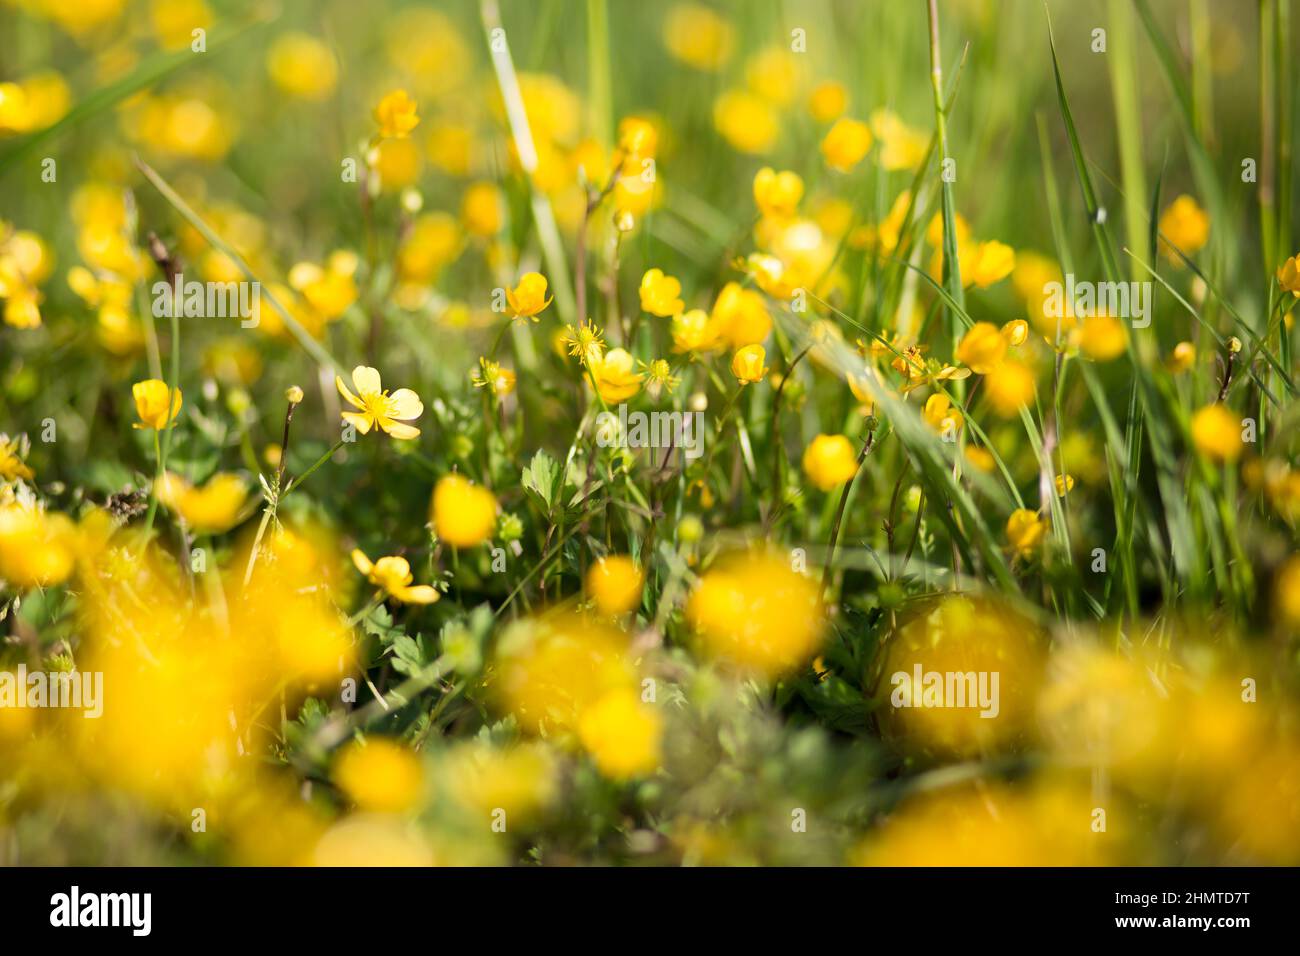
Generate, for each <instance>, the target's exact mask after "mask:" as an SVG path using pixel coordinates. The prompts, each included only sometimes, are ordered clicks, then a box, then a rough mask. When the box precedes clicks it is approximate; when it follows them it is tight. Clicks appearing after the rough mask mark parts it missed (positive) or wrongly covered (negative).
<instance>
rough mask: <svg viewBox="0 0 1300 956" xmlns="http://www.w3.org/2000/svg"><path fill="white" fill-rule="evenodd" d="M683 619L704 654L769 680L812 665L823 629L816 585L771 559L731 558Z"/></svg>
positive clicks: (706, 580)
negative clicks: (698, 637)
mask: <svg viewBox="0 0 1300 956" xmlns="http://www.w3.org/2000/svg"><path fill="white" fill-rule="evenodd" d="M686 619H687V621H688V622H689V623H690V625H691V626H692V627H693V628H694V629H695V631H696V632H697V633H698V634H699V635H700V641H701V646H702V649H703V650H704V651H706V652H707V653H709V654H710V655H711V656H714V657H718V658H721V659H722V660H724V661H726V662H728V663H730V664H732V665H734V666H735V667H737V668H739V669H740V670H742V671H745V672H749V673H753V674H755V675H756V676H760V677H765V678H769V679H771V678H776V677H780V676H781V675H783V674H787V673H790V672H791V671H793V670H795V669H796V668H798V667H799V666H801V665H803V664H805V663H807V662H808V661H810V660H811V659H812V657H813V655H814V654H815V653H816V651H817V649H818V648H819V647H820V646H821V641H822V632H823V624H824V621H823V610H822V606H821V601H820V600H819V599H818V595H817V586H816V584H814V583H813V582H812V581H810V580H809V579H808V578H806V577H804V576H803V575H801V574H798V573H797V572H795V571H792V570H790V565H789V563H788V561H787V560H783V559H781V558H779V557H777V556H775V555H771V554H753V555H745V556H739V557H733V558H730V559H727V560H724V561H723V562H721V563H719V564H718V565H716V566H715V567H714V568H713V569H712V570H710V571H708V572H706V573H705V574H704V576H703V577H702V578H701V579H700V583H699V586H698V587H697V588H696V589H695V592H694V593H693V594H692V595H691V597H690V599H689V600H688V601H687V604H686Z"/></svg>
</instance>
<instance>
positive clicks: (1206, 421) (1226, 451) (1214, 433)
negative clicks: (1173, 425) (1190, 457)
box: [1192, 404, 1241, 462]
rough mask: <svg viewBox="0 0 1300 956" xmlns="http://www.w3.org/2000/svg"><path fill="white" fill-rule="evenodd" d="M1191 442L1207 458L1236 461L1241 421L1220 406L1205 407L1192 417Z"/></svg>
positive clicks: (1239, 451) (1238, 450)
mask: <svg viewBox="0 0 1300 956" xmlns="http://www.w3.org/2000/svg"><path fill="white" fill-rule="evenodd" d="M1192 441H1193V443H1194V444H1195V445H1196V449H1197V451H1199V452H1200V453H1201V454H1202V455H1205V456H1206V457H1207V458H1210V459H1213V460H1214V461H1219V462H1224V461H1236V460H1237V458H1238V457H1240V455H1241V420H1240V419H1239V418H1238V417H1237V416H1236V415H1235V414H1233V413H1232V412H1230V411H1228V409H1226V408H1225V407H1224V406H1222V405H1219V404H1213V405H1206V406H1205V407H1204V408H1201V409H1200V410H1198V411H1197V412H1196V414H1194V415H1193V416H1192Z"/></svg>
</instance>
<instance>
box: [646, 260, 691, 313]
mask: <svg viewBox="0 0 1300 956" xmlns="http://www.w3.org/2000/svg"><path fill="white" fill-rule="evenodd" d="M640 291H641V308H642V310H644V311H646V312H650V313H652V314H654V315H660V316H664V317H667V316H671V315H677V314H678V313H679V312H681V311H682V309H684V308H685V307H686V304H685V303H684V302H683V301H682V284H681V283H680V282H678V281H677V280H676V279H674V278H673V277H672V276H669V275H664V273H663V270H662V269H648V270H647V271H646V274H645V275H643V276H642V277H641V290H640Z"/></svg>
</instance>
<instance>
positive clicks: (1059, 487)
mask: <svg viewBox="0 0 1300 956" xmlns="http://www.w3.org/2000/svg"><path fill="white" fill-rule="evenodd" d="M1055 484H1056V497H1058V498H1064V497H1065V495H1066V493H1067V492H1069V491H1072V490H1073V489H1074V476H1072V475H1057V476H1056V478H1055Z"/></svg>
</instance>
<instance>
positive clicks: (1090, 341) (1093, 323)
mask: <svg viewBox="0 0 1300 956" xmlns="http://www.w3.org/2000/svg"><path fill="white" fill-rule="evenodd" d="M1071 335H1072V337H1073V338H1074V339H1076V340H1077V342H1078V345H1079V349H1080V350H1081V351H1082V352H1083V353H1084V354H1085V355H1087V356H1088V357H1089V358H1091V359H1096V360H1097V361H1098V362H1109V361H1111V360H1112V359H1117V358H1119V357H1120V356H1121V355H1123V354H1124V352H1125V350H1126V349H1127V348H1128V330H1127V329H1126V328H1124V323H1123V322H1121V321H1120V320H1119V319H1117V318H1115V317H1114V316H1111V315H1090V316H1088V317H1087V318H1086V319H1084V320H1083V324H1082V325H1080V326H1079V327H1078V328H1076V329H1075V330H1074V331H1073V332H1072V333H1071Z"/></svg>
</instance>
